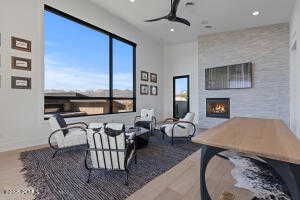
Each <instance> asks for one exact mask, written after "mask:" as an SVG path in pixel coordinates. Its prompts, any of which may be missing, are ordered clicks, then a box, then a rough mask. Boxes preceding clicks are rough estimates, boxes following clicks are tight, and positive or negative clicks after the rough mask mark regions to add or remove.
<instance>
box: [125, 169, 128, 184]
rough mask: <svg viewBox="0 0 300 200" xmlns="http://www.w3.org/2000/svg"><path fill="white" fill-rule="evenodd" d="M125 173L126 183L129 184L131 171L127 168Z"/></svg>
mask: <svg viewBox="0 0 300 200" xmlns="http://www.w3.org/2000/svg"><path fill="white" fill-rule="evenodd" d="M125 174H126V181H125V185H126V186H128V179H129V171H128V170H127V169H126V170H125Z"/></svg>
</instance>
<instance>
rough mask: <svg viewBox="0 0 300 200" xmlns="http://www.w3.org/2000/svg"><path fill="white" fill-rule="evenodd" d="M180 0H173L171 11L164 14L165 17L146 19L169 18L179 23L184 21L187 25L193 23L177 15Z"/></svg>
mask: <svg viewBox="0 0 300 200" xmlns="http://www.w3.org/2000/svg"><path fill="white" fill-rule="evenodd" d="M179 2H180V0H171V11H170V13H169V14H168V15H166V16H164V17H159V18H155V19H150V20H146V21H145V22H155V21H159V20H162V19H167V20H169V21H171V22H178V23H182V24H185V25H187V26H191V23H190V22H189V21H188V20H186V19H184V18H180V17H177V15H176V13H177V8H178V5H179Z"/></svg>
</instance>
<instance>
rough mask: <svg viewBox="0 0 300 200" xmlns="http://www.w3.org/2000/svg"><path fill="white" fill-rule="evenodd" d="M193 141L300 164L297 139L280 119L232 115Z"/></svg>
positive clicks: (299, 144) (298, 141)
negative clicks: (236, 116) (234, 116)
mask: <svg viewBox="0 0 300 200" xmlns="http://www.w3.org/2000/svg"><path fill="white" fill-rule="evenodd" d="M192 141H193V142H195V143H200V144H205V145H208V146H213V147H219V148H222V149H228V150H234V151H238V152H243V153H247V154H250V155H257V156H262V157H265V158H270V159H273V160H279V161H284V162H289V163H294V164H298V165H300V140H298V139H297V138H296V136H295V135H294V134H293V133H292V132H291V131H290V129H289V128H288V127H287V126H286V125H285V124H284V123H283V122H282V121H281V120H273V119H256V118H240V117H239V118H232V119H230V120H228V121H226V122H225V123H223V124H220V125H219V126H216V127H214V128H211V129H209V130H207V131H205V132H204V133H203V134H201V135H200V136H197V137H194V138H193V139H192Z"/></svg>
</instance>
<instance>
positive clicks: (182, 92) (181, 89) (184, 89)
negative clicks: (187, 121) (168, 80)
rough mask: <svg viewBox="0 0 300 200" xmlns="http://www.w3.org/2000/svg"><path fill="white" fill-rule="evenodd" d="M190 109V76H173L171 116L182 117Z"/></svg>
mask: <svg viewBox="0 0 300 200" xmlns="http://www.w3.org/2000/svg"><path fill="white" fill-rule="evenodd" d="M189 111H190V76H189V75H185V76H175V77H173V117H174V118H176V119H179V118H183V117H184V116H185V115H186V114H187V113H188V112H189Z"/></svg>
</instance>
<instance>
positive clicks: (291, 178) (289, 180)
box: [262, 158, 300, 200]
mask: <svg viewBox="0 0 300 200" xmlns="http://www.w3.org/2000/svg"><path fill="white" fill-rule="evenodd" d="M262 159H263V160H264V161H266V162H267V163H268V164H269V165H271V166H272V167H273V169H275V171H276V172H277V173H278V175H279V176H280V177H281V179H282V180H283V182H284V183H285V184H286V186H287V187H288V189H289V192H290V194H291V197H292V200H299V199H300V166H299V165H295V164H292V163H287V162H282V161H277V160H272V159H268V158H262Z"/></svg>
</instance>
